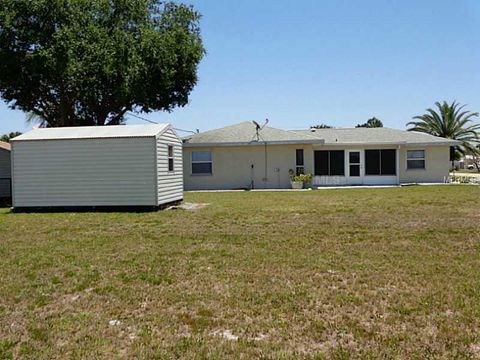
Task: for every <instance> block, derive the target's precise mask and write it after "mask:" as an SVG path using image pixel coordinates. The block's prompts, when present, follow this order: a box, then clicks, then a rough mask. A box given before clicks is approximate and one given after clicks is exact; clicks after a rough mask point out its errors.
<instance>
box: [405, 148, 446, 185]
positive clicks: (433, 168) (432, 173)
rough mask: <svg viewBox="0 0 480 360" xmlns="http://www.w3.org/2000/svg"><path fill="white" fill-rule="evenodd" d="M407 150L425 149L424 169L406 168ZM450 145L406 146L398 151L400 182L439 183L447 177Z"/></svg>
mask: <svg viewBox="0 0 480 360" xmlns="http://www.w3.org/2000/svg"><path fill="white" fill-rule="evenodd" d="M407 150H425V160H426V161H425V169H410V170H407ZM451 164H452V163H451V161H450V146H408V147H402V151H401V152H400V182H401V183H412V182H425V183H441V182H444V181H445V179H446V178H447V177H448V174H449V171H450V167H451Z"/></svg>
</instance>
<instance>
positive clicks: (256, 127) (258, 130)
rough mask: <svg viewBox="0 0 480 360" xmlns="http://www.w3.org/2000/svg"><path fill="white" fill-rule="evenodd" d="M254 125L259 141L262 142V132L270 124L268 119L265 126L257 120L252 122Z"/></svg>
mask: <svg viewBox="0 0 480 360" xmlns="http://www.w3.org/2000/svg"><path fill="white" fill-rule="evenodd" d="M252 123H253V125H255V132H256V136H257V141H259V140H260V131H261V130H262V129H263V128H264V127H265V126H266V125H267V124H268V119H265V123H264V124H263V125H260V124H259V123H258V122H256V121H255V120H252Z"/></svg>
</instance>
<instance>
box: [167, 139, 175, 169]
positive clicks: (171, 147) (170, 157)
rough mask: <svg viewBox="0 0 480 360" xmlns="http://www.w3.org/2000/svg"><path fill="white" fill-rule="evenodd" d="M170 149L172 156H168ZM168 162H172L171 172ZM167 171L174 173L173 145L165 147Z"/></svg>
mask: <svg viewBox="0 0 480 360" xmlns="http://www.w3.org/2000/svg"><path fill="white" fill-rule="evenodd" d="M170 149H172V156H170ZM170 160H172V170H170ZM167 171H168V172H174V171H175V147H174V146H173V144H168V145H167Z"/></svg>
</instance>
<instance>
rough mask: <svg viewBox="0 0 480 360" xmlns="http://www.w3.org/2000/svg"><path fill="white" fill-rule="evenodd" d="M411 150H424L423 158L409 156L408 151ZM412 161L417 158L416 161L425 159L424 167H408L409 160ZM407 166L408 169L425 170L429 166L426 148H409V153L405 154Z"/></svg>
mask: <svg viewBox="0 0 480 360" xmlns="http://www.w3.org/2000/svg"><path fill="white" fill-rule="evenodd" d="M410 151H422V152H423V158H412V157H408V153H409V152H410ZM409 160H410V161H412V160H416V161H423V168H410V167H408V161H409ZM405 163H406V164H405V167H406V169H407V170H409V171H412V170H413V171H415V170H425V169H426V168H427V151H426V150H425V149H410V150H407V153H406V155H405Z"/></svg>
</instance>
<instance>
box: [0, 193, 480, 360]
mask: <svg viewBox="0 0 480 360" xmlns="http://www.w3.org/2000/svg"><path fill="white" fill-rule="evenodd" d="M185 197H186V200H187V201H189V202H199V203H209V204H210V205H209V206H207V207H205V208H203V209H199V210H195V211H186V210H169V211H159V212H151V213H52V214H12V213H10V212H9V210H8V209H6V208H4V209H1V210H0V259H1V260H0V261H1V263H0V280H1V281H0V294H1V297H0V358H21V359H54V358H84V359H93V358H158V359H171V358H182V359H206V358H208V359H225V358H243V359H251V358H265V359H278V358H283V359H297V358H306V359H309V358H320V359H321V358H338V359H344V358H350V357H354V358H379V357H382V358H418V359H420V358H422V359H423V358H427V357H431V358H432V357H433V358H438V357H442V358H454V357H457V358H469V357H478V356H479V355H480V332H479V330H478V329H480V209H479V198H480V187H477V186H416V187H403V188H388V189H344V190H322V191H306V192H295V193H294V192H230V193H189V194H186V196H185Z"/></svg>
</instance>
